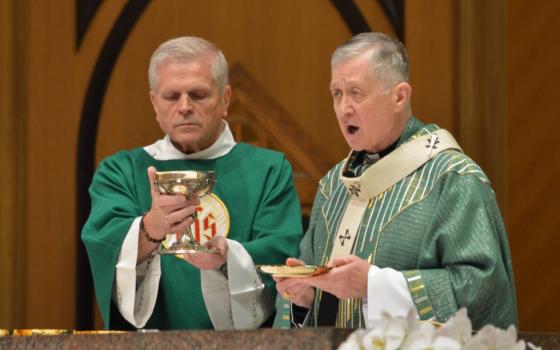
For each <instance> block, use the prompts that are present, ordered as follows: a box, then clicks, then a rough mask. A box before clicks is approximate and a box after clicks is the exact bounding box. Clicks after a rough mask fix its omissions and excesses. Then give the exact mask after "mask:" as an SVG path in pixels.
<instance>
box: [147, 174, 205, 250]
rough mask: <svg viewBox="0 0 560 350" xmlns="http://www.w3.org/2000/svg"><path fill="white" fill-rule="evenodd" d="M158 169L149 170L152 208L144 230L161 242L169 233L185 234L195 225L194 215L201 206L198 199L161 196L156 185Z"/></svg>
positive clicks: (180, 196)
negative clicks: (187, 229) (198, 206)
mask: <svg viewBox="0 0 560 350" xmlns="http://www.w3.org/2000/svg"><path fill="white" fill-rule="evenodd" d="M155 177H156V168H154V167H149V168H148V178H149V179H150V189H151V195H152V207H151V209H150V211H149V212H148V213H146V215H144V228H145V230H146V232H147V233H148V234H149V235H150V237H151V238H152V239H155V240H159V239H162V238H164V237H165V236H166V235H167V234H168V233H183V232H184V231H185V229H186V228H187V227H190V226H191V225H192V223H193V220H194V219H193V214H194V213H195V211H196V206H197V205H198V204H200V201H199V199H198V198H192V199H187V198H186V197H185V196H182V195H164V194H160V193H159V190H158V189H157V188H156V185H155V183H154V181H155Z"/></svg>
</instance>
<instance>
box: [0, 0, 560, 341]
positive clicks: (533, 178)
mask: <svg viewBox="0 0 560 350" xmlns="http://www.w3.org/2000/svg"><path fill="white" fill-rule="evenodd" d="M504 1H505V0H500V2H499V3H496V2H494V3H492V4H489V5H487V8H486V9H484V8H481V7H479V5H480V4H481V3H484V2H480V1H478V2H476V3H475V4H474V5H471V7H468V8H465V7H461V6H463V5H464V4H465V3H466V1H465V2H452V1H446V0H423V1H407V2H406V26H405V28H406V34H405V40H406V44H407V47H408V50H409V54H410V61H411V82H412V85H413V111H414V113H415V115H417V116H418V117H420V118H421V119H422V120H424V121H426V122H435V123H437V124H439V125H441V126H443V127H445V128H448V129H450V130H451V131H453V132H454V133H455V134H456V135H458V136H459V141H460V142H462V143H463V144H464V145H465V148H466V150H467V152H468V153H470V154H472V155H473V158H475V160H477V161H478V162H479V163H481V164H483V165H486V166H487V167H488V168H489V169H490V171H489V172H490V173H491V174H490V175H491V178H492V177H494V178H493V180H495V181H496V179H497V181H498V188H503V189H502V190H500V189H498V194H499V196H501V193H505V194H506V195H507V194H509V203H508V204H507V205H504V206H505V207H506V208H507V217H508V220H509V224H508V227H509V229H510V237H511V246H512V253H513V258H514V267H515V274H516V278H517V288H518V297H519V309H520V316H521V327H522V330H560V325H559V324H558V321H557V320H556V318H553V317H546V316H543V315H544V314H546V311H549V310H552V311H560V310H557V309H555V308H557V307H556V306H553V307H552V309H551V306H550V304H551V303H553V302H552V301H553V300H554V294H553V292H547V291H546V290H550V289H545V288H542V286H545V285H548V286H549V285H551V283H552V287H553V289H552V290H556V289H558V287H559V285H558V282H557V280H556V279H554V278H553V277H551V276H555V270H554V269H555V267H556V266H557V263H556V262H555V260H554V256H555V251H554V248H555V246H556V245H558V240H557V239H556V237H555V235H554V233H555V232H556V231H557V228H556V227H557V226H558V224H559V221H558V220H559V219H558V216H557V215H555V213H554V209H555V207H554V204H553V203H552V200H553V198H555V194H556V193H554V192H553V193H549V192H550V189H553V190H554V189H555V186H554V182H553V181H554V180H553V174H554V173H555V172H556V170H557V169H558V165H557V164H558V160H559V159H558V154H559V153H558V147H557V146H556V145H555V143H554V137H553V136H552V133H553V132H554V131H553V130H554V127H555V126H558V121H557V118H555V115H556V111H555V109H553V108H554V106H553V101H555V100H556V99H555V97H556V96H557V92H556V91H557V89H556V87H555V85H554V77H557V76H558V75H559V74H558V73H560V72H559V71H558V65H557V64H555V62H554V58H555V57H558V56H559V55H558V54H559V52H558V46H557V45H552V43H555V40H556V39H557V37H558V35H557V33H555V32H554V29H553V28H554V26H553V20H554V18H558V14H559V13H558V12H559V6H560V5H556V4H555V3H550V4H546V5H540V7H534V6H535V5H532V4H531V3H530V1H528V0H511V1H508V2H507V8H506V5H505V4H504ZM15 2H16V1H15V0H13V1H12V2H10V4H13V3H15ZM18 3H20V2H19V1H18ZM21 3H22V4H24V5H25V6H24V5H21V6H23V8H25V9H26V12H25V13H24V14H22V15H21V18H25V19H26V21H25V23H27V25H26V26H25V28H23V29H22V31H21V33H23V37H24V38H25V39H26V40H25V43H26V44H25V45H26V50H25V51H22V52H25V53H26V56H25V57H23V58H22V60H21V62H22V64H24V65H25V67H26V68H25V69H23V71H22V72H17V73H15V74H16V75H15V77H16V78H18V79H19V78H22V79H24V80H23V83H22V85H21V86H23V87H24V88H25V90H23V91H22V92H21V94H18V93H15V94H12V95H10V94H8V95H4V94H2V98H4V100H7V99H10V100H11V101H12V102H11V103H13V102H14V101H16V100H17V98H18V97H17V96H20V97H22V96H25V99H26V100H25V102H24V103H22V104H21V105H19V107H17V106H18V103H17V102H16V104H15V106H16V108H20V109H18V113H20V112H21V113H22V114H21V115H23V116H26V118H25V121H24V123H25V125H26V126H27V129H24V128H21V129H20V130H27V131H26V133H25V134H24V135H21V136H17V137H14V138H10V137H8V138H4V139H3V140H2V142H4V143H3V144H2V145H8V147H9V148H10V149H11V150H15V151H17V150H21V149H23V150H25V153H24V156H23V157H22V158H18V159H23V160H24V162H23V163H22V165H21V168H20V169H24V170H25V174H24V175H25V176H22V177H20V178H21V179H22V181H25V182H24V183H22V190H21V192H20V193H23V194H24V195H23V197H22V199H21V203H26V206H25V207H20V209H18V210H17V214H14V212H10V210H9V209H8V210H7V209H5V208H6V206H7V205H8V202H7V201H6V199H9V198H12V197H11V196H13V194H7V195H6V194H4V196H3V197H1V200H2V202H1V203H2V215H4V216H3V218H4V217H6V215H8V217H11V218H12V220H13V219H14V218H15V220H16V221H12V223H11V224H10V223H7V224H6V223H5V222H4V220H2V225H8V226H9V225H12V226H10V227H13V225H14V224H13V222H17V220H20V221H21V220H22V219H21V218H23V217H26V218H27V220H26V221H25V222H24V223H23V224H22V225H18V229H19V231H17V233H18V234H19V235H21V237H22V241H21V242H23V243H24V246H23V247H21V249H20V250H22V251H23V252H22V254H19V255H18V256H19V257H20V259H23V261H22V262H21V263H16V265H14V264H13V263H12V261H8V260H6V257H0V259H1V260H0V261H1V262H2V265H1V266H0V268H2V270H1V271H8V273H13V272H10V271H14V270H13V268H14V266H20V267H23V268H24V269H25V270H24V274H23V277H22V280H21V281H20V282H16V284H13V285H12V286H11V289H10V290H11V294H10V296H9V297H6V296H5V294H3V295H2V297H1V298H0V305H8V304H9V300H17V298H14V295H15V294H14V291H16V290H17V291H18V292H19V289H20V287H22V286H25V287H26V288H25V290H24V291H23V292H21V294H19V295H20V296H21V298H22V300H24V302H22V303H20V305H17V306H16V307H15V308H14V309H11V311H10V310H7V309H6V308H4V309H0V317H6V316H3V315H6V314H12V315H13V314H14V313H16V314H17V313H18V312H19V313H20V314H21V320H23V321H22V323H19V324H18V326H19V327H45V328H73V327H74V325H75V323H74V322H75V310H74V297H75V294H76V290H75V281H74V278H75V277H74V274H75V267H74V264H75V255H76V252H75V240H76V235H77V232H75V214H76V211H75V205H76V203H75V195H76V193H75V167H76V147H77V143H78V140H77V135H78V127H79V118H80V114H81V109H82V105H83V102H84V95H85V91H86V88H87V84H88V82H89V79H90V76H91V73H92V70H93V67H94V64H95V62H96V60H97V57H98V55H99V51H100V49H101V47H102V45H103V43H104V41H105V39H106V37H107V35H108V33H109V31H110V30H111V27H112V26H113V24H114V22H115V20H116V18H117V16H118V15H119V13H120V11H121V9H122V8H123V6H125V4H127V1H125V0H112V1H103V2H102V4H101V6H100V8H99V11H98V13H97V14H96V15H95V17H94V18H93V21H92V23H91V25H90V28H89V30H88V32H87V33H86V35H85V37H84V41H83V44H82V46H81V47H80V49H79V50H78V51H77V50H76V47H75V36H74V35H75V34H74V33H75V28H74V27H75V17H74V15H75V13H74V6H75V4H76V2H75V1H73V0H63V1H59V2H57V3H56V6H54V5H53V3H52V2H50V3H47V2H39V1H30V0H28V1H23V2H21ZM3 4H5V3H3ZM355 4H356V5H357V6H358V8H359V9H360V10H361V11H363V12H364V13H365V14H364V17H365V19H366V21H367V23H368V25H370V27H371V28H374V29H376V30H381V31H385V32H389V33H391V32H392V31H391V29H390V28H389V25H388V22H387V21H383V20H381V19H380V18H382V16H380V15H379V13H378V11H379V9H380V7H379V5H378V4H377V2H376V1H366V0H356V1H355ZM2 9H4V7H3V8H2ZM468 11H471V12H470V13H469V12H468ZM488 11H490V12H488ZM492 11H495V12H492ZM500 11H505V12H500ZM504 13H506V14H507V26H506V27H505V28H506V34H507V42H506V45H505V47H492V46H491V45H492V42H494V43H497V44H499V40H500V39H499V38H500V37H499V35H498V34H499V33H498V32H496V31H497V30H500V28H501V29H502V30H503V27H500V28H498V27H495V26H498V25H503V22H502V24H499V23H498V22H499V21H494V20H493V19H495V18H496V17H495V16H499V15H500V14H501V15H502V16H503V15H504ZM466 15H468V16H470V17H468V18H466V17H464V16H466ZM3 18H4V17H2V19H3ZM521 24H523V25H521ZM7 25H8V24H6V22H4V21H3V22H2V24H1V25H0V29H3V28H5V27H6V26H7ZM479 25H483V26H482V27H477V26H479ZM477 28H478V29H477ZM469 30H472V32H471V33H469V32H468V31H469ZM477 30H481V32H480V33H479V32H477ZM4 33H5V32H3V34H4ZM21 33H20V34H15V33H13V34H12V37H13V36H14V35H20V36H21V35H22V34H21ZM180 35H199V36H202V37H205V38H207V39H209V40H211V41H214V42H215V43H216V44H217V45H218V46H220V47H221V48H222V49H223V51H224V53H225V54H226V56H227V57H228V59H229V62H230V66H233V65H234V64H236V63H241V64H242V65H243V66H244V67H245V68H246V70H247V71H248V73H249V74H250V76H251V77H252V78H253V79H255V81H256V82H258V84H259V85H260V86H262V87H263V89H264V90H266V91H265V92H266V95H267V96H272V97H274V99H275V100H276V101H277V102H278V103H279V104H280V105H281V106H282V108H283V109H285V110H286V111H287V112H288V114H290V115H292V116H296V117H297V123H298V125H299V126H300V127H301V128H302V129H303V130H306V131H308V132H309V134H310V138H312V140H313V141H314V142H315V143H317V144H319V145H321V147H324V149H325V158H328V161H329V162H331V163H333V164H334V163H335V162H336V161H338V160H339V159H341V158H342V157H344V156H345V155H346V153H347V151H348V147H347V145H346V143H345V142H344V140H343V138H342V136H341V135H340V131H339V130H338V126H337V124H336V120H335V115H334V112H333V111H332V102H331V99H330V97H329V92H328V84H329V80H330V66H329V60H330V55H331V53H332V50H333V49H334V48H335V47H336V46H337V45H339V44H340V43H341V42H342V41H343V40H344V39H347V38H348V37H350V35H351V33H350V31H349V29H348V27H347V26H346V24H345V23H344V21H343V19H342V17H341V16H340V15H339V14H338V12H337V11H336V9H335V8H334V6H332V4H331V3H330V2H329V1H324V0H308V1H304V2H302V1H296V0H290V1H281V0H270V1H266V2H265V1H250V0H236V1H219V0H208V1H186V0H160V1H152V2H151V3H150V4H149V5H148V7H147V8H146V11H145V12H144V13H143V14H142V16H141V17H140V19H139V21H138V23H137V24H136V26H135V27H134V29H133V31H132V32H131V34H130V36H129V38H128V39H127V41H126V43H125V46H124V48H123V50H122V52H121V54H120V56H119V58H118V61H117V63H116V65H115V70H114V72H113V76H112V77H111V80H110V82H109V86H108V89H107V95H106V99H105V102H104V104H103V106H102V111H101V116H100V124H99V137H98V143H97V149H96V160H97V161H99V160H100V159H102V158H104V157H106V156H108V155H110V154H112V153H114V152H115V151H117V150H119V149H123V148H132V147H137V146H140V145H145V144H148V143H151V142H153V141H154V140H155V139H156V138H159V137H161V134H160V131H159V128H158V126H157V124H156V123H155V118H154V113H153V111H152V109H151V106H150V103H149V99H148V85H147V77H146V75H147V73H146V70H147V65H148V60H149V57H150V54H151V53H152V51H153V50H154V49H155V48H156V46H157V45H158V44H159V43H161V42H162V41H164V40H165V39H168V38H171V37H175V36H180ZM479 35H486V36H489V39H488V40H486V41H484V42H482V43H480V42H478V41H476V40H475V39H476V38H478V37H479ZM2 38H5V37H4V36H3V37H2ZM6 42H7V41H5V40H4V39H2V41H1V42H0V43H1V45H2V51H1V52H2V54H1V55H0V59H2V60H6V59H10V57H12V56H7V55H6V54H5V52H7V51H6V47H7V45H8V49H11V47H9V45H13V44H6ZM502 44H503V41H502ZM488 45H490V46H488ZM480 47H482V48H485V50H489V49H490V50H489V51H485V52H482V54H484V55H486V56H482V57H486V59H485V60H482V61H480V60H478V59H477V48H480ZM492 50H494V51H492ZM500 52H502V54H503V52H505V53H506V55H505V58H500V56H499V54H500ZM465 53H466V54H467V56H466V57H464V56H462V55H463V54H465ZM466 59H467V60H466ZM2 62H4V61H2ZM485 65H501V67H502V68H503V67H507V69H506V72H505V74H506V75H505V76H506V77H507V85H506V86H505V87H504V86H503V85H502V87H500V81H492V77H491V76H484V77H480V79H479V78H478V77H479V74H492V72H495V70H493V69H491V68H487V67H485ZM481 66H484V67H483V68H481ZM2 67H4V65H2ZM2 72H3V71H2ZM12 77H14V76H12ZM0 79H2V81H1V83H2V84H1V85H0V86H1V87H2V89H6V87H10V86H11V85H10V84H12V83H11V82H8V81H7V80H6V79H7V78H6V77H5V75H4V74H2V77H0ZM496 79H498V80H499V79H502V81H501V83H502V84H504V82H503V80H504V79H505V78H504V76H503V75H502V76H501V78H500V75H499V74H498V77H497V78H496ZM469 84H473V85H469ZM477 86H478V87H481V86H482V87H486V89H488V88H489V87H492V88H491V89H490V90H476V87H477ZM473 88H474V89H475V90H472V89H473ZM469 89H470V90H469ZM492 89H494V90H499V89H502V93H504V91H506V93H507V95H506V96H507V97H506V98H507V106H506V107H507V109H506V110H505V111H506V112H507V118H506V119H505V125H502V126H501V127H500V125H501V124H500V123H499V122H498V123H496V121H495V120H493V119H492V118H493V117H494V114H496V115H495V117H496V118H500V113H501V114H502V116H501V117H502V118H504V113H505V112H504V110H500V107H499V105H496V104H494V101H495V100H494V99H493V98H490V97H489V96H496V95H493V94H490V95H488V93H497V96H499V92H496V91H491V90H492ZM505 89H507V90H505ZM3 91H5V90H3ZM465 91H471V92H472V91H474V92H476V93H475V94H463V92H465ZM234 93H235V91H234ZM6 96H8V97H6ZM479 97H480V98H484V100H483V101H482V102H481V103H480V104H478V105H476V106H473V105H471V103H475V102H477V100H478V99H479ZM4 100H2V101H4ZM497 103H503V101H501V102H500V101H498V102H497ZM5 106H7V105H6V104H3V105H2V108H3V109H2V113H5V112H4V111H5V109H6V108H8V109H10V108H13V107H5ZM10 106H13V105H10ZM469 108H470V109H469ZM26 111H27V112H26ZM477 111H480V113H482V115H479V113H477ZM492 111H494V113H492ZM467 112H468V113H467ZM7 113H11V112H7ZM2 118H3V119H2V126H3V127H5V126H7V127H8V128H10V127H11V125H13V124H10V123H11V122H13V120H10V119H6V117H5V116H2ZM500 128H501V129H500ZM3 132H4V131H3ZM478 135H481V136H480V137H481V139H480V142H481V144H482V145H485V146H484V147H479V145H478V144H477V142H478V141H479V139H478V137H479V136H478ZM8 136H10V135H8ZM493 138H496V140H492V139H493ZM500 140H501V141H500ZM504 140H507V142H505V144H506V146H507V148H506V151H507V157H506V158H507V159H505V160H503V163H501V162H500V163H499V164H497V163H496V162H495V161H496V159H497V160H498V161H499V160H500V159H499V155H500V151H499V149H491V150H489V151H488V152H486V150H487V149H488V147H494V146H492V145H498V146H497V147H500V146H499V145H500V144H501V143H500V142H502V143H503V142H504ZM489 141H492V142H494V141H495V142H497V143H488V142H489ZM18 142H23V144H22V145H19V146H18V144H17V143H18ZM488 145H490V146H488ZM485 147H486V148H485ZM2 157H3V158H2V160H4V159H13V158H10V157H13V153H12V154H10V153H9V152H4V153H2ZM8 163H9V162H8ZM3 164H6V163H5V162H3ZM4 167H5V165H4ZM2 169H3V171H2V175H3V176H8V177H9V176H13V175H14V173H5V172H4V170H5V168H2ZM487 170H488V169H487ZM493 174H498V175H493ZM4 178H6V177H3V178H2V179H4ZM12 179H13V177H12ZM500 183H501V184H502V185H499V184H500ZM500 186H501V187H500ZM500 198H502V197H500ZM503 198H508V197H507V196H506V197H503ZM504 206H502V207H504ZM10 215H12V216H10ZM14 215H16V216H14ZM18 218H19V219H18ZM4 227H5V226H2V230H4ZM4 232H5V231H2V235H0V244H3V243H4V242H6V236H5V233H4ZM2 249H3V250H2V252H4V251H8V250H9V249H6V248H5V246H4V245H2ZM16 249H17V247H16ZM22 256H23V257H24V258H21V257H22ZM10 264H11V265H10ZM7 279H8V278H7V277H5V276H2V279H1V281H2V283H4V282H5V281H6V280H7ZM549 280H552V282H551V281H549ZM17 283H19V284H17ZM21 289H23V288H21ZM2 303H3V304H2ZM1 310H4V311H1ZM6 310H7V311H6ZM13 310H19V311H13ZM548 314H551V313H550V312H549V313H548ZM8 317H11V316H8ZM12 319H13V317H12ZM13 325H15V324H13Z"/></svg>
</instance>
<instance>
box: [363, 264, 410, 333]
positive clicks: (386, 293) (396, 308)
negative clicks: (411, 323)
mask: <svg viewBox="0 0 560 350" xmlns="http://www.w3.org/2000/svg"><path fill="white" fill-rule="evenodd" d="M410 310H414V313H415V315H416V318H418V311H417V310H416V306H415V305H414V302H413V301H412V296H411V295H410V292H409V290H408V285H407V284H406V279H405V277H404V275H403V274H402V273H401V272H399V271H397V270H395V269H392V268H388V267H387V268H383V269H380V268H379V267H377V266H375V265H372V266H371V267H370V269H369V272H368V281H367V299H364V300H363V312H364V315H365V316H366V317H365V319H366V326H367V327H369V328H371V327H375V326H376V325H377V323H378V322H379V321H380V320H381V313H382V312H383V311H385V312H388V313H389V314H390V315H391V316H393V317H406V316H407V315H408V314H409V312H410Z"/></svg>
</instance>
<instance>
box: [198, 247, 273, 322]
mask: <svg viewBox="0 0 560 350" xmlns="http://www.w3.org/2000/svg"><path fill="white" fill-rule="evenodd" d="M227 243H228V250H227V260H226V263H227V270H228V279H226V278H225V276H223V274H222V273H220V272H218V271H217V270H201V271H200V279H201V287H202V295H203V296H204V303H205V304H206V309H207V310H208V314H209V316H210V319H211V320H212V324H213V325H214V328H215V329H255V328H257V327H259V326H260V325H261V324H262V323H263V322H264V321H266V319H267V318H268V317H269V316H270V315H271V314H272V311H273V307H274V305H273V303H272V298H271V297H270V296H269V295H268V294H267V293H265V291H266V289H265V285H264V283H263V282H262V281H261V278H260V276H259V274H258V273H257V270H256V268H255V264H254V263H253V259H252V258H251V256H250V255H249V253H248V252H247V250H246V249H245V248H244V247H243V246H242V245H241V244H240V243H239V242H237V241H234V240H230V239H228V240H227Z"/></svg>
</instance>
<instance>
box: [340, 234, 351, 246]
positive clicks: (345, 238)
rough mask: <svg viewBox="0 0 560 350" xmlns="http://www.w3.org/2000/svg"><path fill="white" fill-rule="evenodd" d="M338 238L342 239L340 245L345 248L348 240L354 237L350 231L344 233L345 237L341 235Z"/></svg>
mask: <svg viewBox="0 0 560 350" xmlns="http://www.w3.org/2000/svg"><path fill="white" fill-rule="evenodd" d="M338 238H340V245H341V246H344V242H345V241H346V240H347V239H350V238H352V236H350V231H349V230H346V232H344V235H340V236H338Z"/></svg>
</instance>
